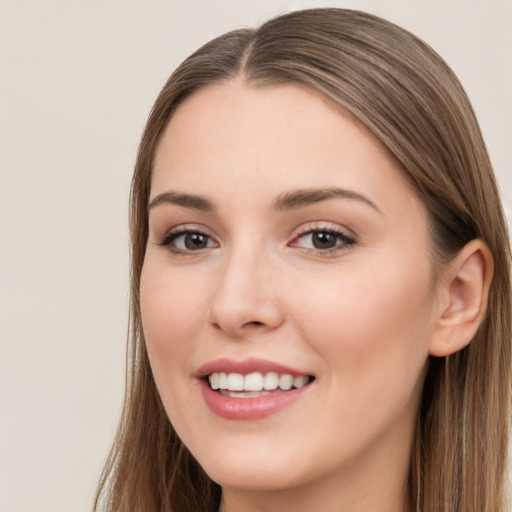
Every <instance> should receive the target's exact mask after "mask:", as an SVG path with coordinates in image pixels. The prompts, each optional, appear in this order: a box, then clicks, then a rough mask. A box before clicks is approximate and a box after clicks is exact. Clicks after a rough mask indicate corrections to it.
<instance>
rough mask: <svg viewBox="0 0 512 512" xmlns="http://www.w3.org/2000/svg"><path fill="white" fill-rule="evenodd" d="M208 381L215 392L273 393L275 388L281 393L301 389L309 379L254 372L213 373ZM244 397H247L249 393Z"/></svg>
mask: <svg viewBox="0 0 512 512" xmlns="http://www.w3.org/2000/svg"><path fill="white" fill-rule="evenodd" d="M208 380H209V382H210V386H211V387H212V389H215V390H228V391H248V392H259V391H263V390H265V391H274V390H275V389H277V388H280V389H282V390H283V391H288V390H290V389H292V388H297V389H298V388H302V387H303V386H305V385H306V384H307V383H308V382H309V377H308V376H307V375H300V376H298V377H294V376H293V375H290V374H288V373H283V374H278V373H276V372H268V373H266V374H262V373H260V372H254V373H249V374H247V375H245V376H244V375H242V374H241V373H224V372H215V373H212V374H211V375H209V377H208ZM245 395H247V396H249V395H250V393H246V394H245ZM233 396H235V395H233ZM251 396H253V395H251Z"/></svg>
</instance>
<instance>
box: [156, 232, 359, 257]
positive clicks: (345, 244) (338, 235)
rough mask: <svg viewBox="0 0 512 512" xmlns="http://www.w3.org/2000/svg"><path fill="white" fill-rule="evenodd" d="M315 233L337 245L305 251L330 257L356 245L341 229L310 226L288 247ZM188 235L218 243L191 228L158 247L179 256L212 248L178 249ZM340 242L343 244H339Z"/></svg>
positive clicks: (169, 233) (168, 237)
mask: <svg viewBox="0 0 512 512" xmlns="http://www.w3.org/2000/svg"><path fill="white" fill-rule="evenodd" d="M315 233H316V234H323V235H331V236H333V237H335V241H336V245H335V246H333V247H329V248H324V249H320V248H305V247H303V248H302V249H303V250H304V251H307V252H312V253H316V254H319V255H321V256H328V255H330V254H333V253H337V252H340V251H343V250H346V249H347V248H349V247H351V246H353V245H355V244H356V239H355V238H353V237H351V236H348V235H346V234H345V233H344V232H343V231H341V230H339V229H335V228H332V227H322V226H318V225H310V226H308V227H307V228H306V229H305V230H304V231H302V232H301V233H299V234H298V235H297V236H296V237H295V238H294V239H293V241H292V242H290V243H289V244H288V246H289V247H300V246H299V244H298V243H297V241H298V240H301V239H304V238H305V237H307V236H309V235H314V234H315ZM187 235H199V236H201V237H205V238H206V239H207V244H208V243H209V242H210V241H213V242H214V243H215V244H217V242H215V241H214V239H213V238H212V237H211V236H210V235H209V234H208V233H206V232H205V231H202V230H200V229H197V228H190V229H188V228H180V229H178V230H172V231H170V232H168V233H167V234H166V235H165V236H164V237H163V238H162V240H161V241H160V242H158V244H157V245H159V246H161V247H167V248H168V250H169V251H170V252H172V253H173V254H177V255H188V254H191V253H193V252H200V251H201V250H202V249H208V248H210V247H211V246H210V247H208V245H206V246H205V247H200V248H198V249H195V250H194V249H180V248H177V247H176V246H175V245H173V243H174V242H175V241H176V240H177V239H178V238H180V237H185V236H187ZM338 241H340V242H341V243H338ZM185 243H186V242H185Z"/></svg>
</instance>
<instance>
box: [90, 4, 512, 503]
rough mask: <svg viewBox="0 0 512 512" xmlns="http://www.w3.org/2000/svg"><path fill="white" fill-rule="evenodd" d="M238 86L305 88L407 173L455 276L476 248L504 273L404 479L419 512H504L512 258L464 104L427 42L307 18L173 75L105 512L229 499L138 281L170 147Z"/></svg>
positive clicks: (144, 176)
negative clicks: (187, 114) (200, 441)
mask: <svg viewBox="0 0 512 512" xmlns="http://www.w3.org/2000/svg"><path fill="white" fill-rule="evenodd" d="M234 77H241V78H242V79H243V80H245V82H246V83H247V84H249V85H254V86H265V85H271V84H276V83H283V82H296V83H300V84H303V85H305V86H306V87H309V88H310V89H312V90H314V91H317V92H319V93H321V94H322V95H324V96H325V97H327V98H329V99H330V100H331V101H333V102H334V103H336V104H338V105H339V106H341V107H342V108H343V109H345V111H347V112H349V113H350V114H351V115H353V116H354V117H355V118H356V119H358V120H359V121H360V122H362V123H363V124H364V125H365V126H366V127H367V128H368V129H369V130H370V131H371V132H373V134H374V135H375V136H376V137H377V138H378V139H379V140H380V141H381V142H382V143H383V144H384V145H385V146H386V147H387V148H388V150H389V151H390V152H391V153H392V154H393V155H394V157H395V158H396V159H397V161H398V162H399V163H400V164H401V166H402V167H403V172H404V173H405V175H406V176H407V177H408V179H409V180H410V181H411V183H412V185H413V187H414V188H415V190H416V192H417V194H418V196H419V197H420V198H421V200H422V201H423V203H424V204H425V206H426V208H427V210H428V213H429V221H430V231H431V241H432V248H433V250H432V254H433V257H434V259H435V261H437V262H438V263H440V264H442V262H444V261H447V260H449V259H450V258H451V257H453V256H454V255H455V254H456V253H457V251H459V250H460V249H461V248H462V247H463V246H464V245H465V244H466V243H467V242H469V241H470V240H472V239H475V238H480V239H482V240H484V241H485V243H486V244H487V245H488V246H489V248H490V250H491V253H492V255H493V258H494V267H495V273H494V280H493V283H492V286H491V290H490V297H489V303H488V311H487V315H486V317H485V319H484V321H483V323H482V325H481V326H480V329H479V331H478V332H477V334H476V336H475V337H474V339H473V340H472V342H471V343H470V344H469V345H468V346H467V347H466V348H465V349H463V350H461V351H459V352H457V353H456V354H454V355H453V356H450V357H447V358H434V357H431V358H430V360H429V362H428V368H427V376H426V380H425V385H424V391H423V397H422V402H421V405H420V410H419V414H418V421H417V428H416V433H415V439H414V441H413V445H412V447H411V463H410V471H409V487H408V491H409V497H410V503H411V504H412V505H413V507H414V510H416V511H417V512H459V511H460V512H501V511H503V510H504V506H505V505H504V494H505V493H504V488H505V479H504V475H505V469H506V459H507V437H508V430H509V400H510V382H511V343H510V329H511V326H510V319H511V302H510V301H511V297H510V275H509V269H510V253H509V243H508V234H507V228H506V223H505V221H504V215H503V212H502V209H501V206H500V198H499V192H498V188H497V185H496V182H495V178H494V175H493V171H492V167H491V163H490V160H489V157H488V154H487V151H486V147H485V144H484V141H483V139H482V135H481V132H480V129H479V126H478V123H477V120H476V118H475V115H474V112H473V110H472V108H471V105H470V103H469V100H468V98H467V96H466V94H465V92H464V90H463V88H462V86H461V85H460V83H459V81H458V79H457V78H456V77H455V75H454V73H453V72H452V71H451V69H450V68H449V67H448V66H447V65H446V63H445V62H444V61H443V60H442V59H441V58H440V57H439V56H438V55H437V54H436V53H435V52H434V51H433V50H432V49H431V48H430V47H429V46H428V45H426V44H425V43H424V42H423V41H421V40H419V39H418V38H416V37H415V36H413V35H412V34H410V33H409V32H407V31H405V30H403V29H401V28H400V27H397V26H396V25H393V24H392V23H389V22H387V21H385V20H382V19H380V18H377V17H375V16H372V15H369V14H366V13H362V12H358V11H353V10H343V9H331V8H329V9H311V10H305V11H296V12H292V13H288V14H285V15H283V16H280V17H277V18H275V19H273V20H270V21H268V22H266V23H265V24H263V25H262V26H261V27H260V28H258V29H256V30H249V29H244V30H238V31H234V32H230V33H228V34H226V35H223V36H221V37H219V38H217V39H215V40H213V41H211V42H210V43H208V44H206V45H205V46H203V47H202V48H200V49H199V50H198V51H197V52H195V53H194V54H193V55H191V56H190V57H189V58H188V59H186V60H185V61H184V62H183V64H182V65H181V66H180V67H179V68H178V69H177V70H176V71H175V72H174V73H173V75H172V76H171V77H170V78H169V80H168V82H167V83H166V85H165V86H164V88H163V90H162V91H161V93H160V95H159V96H158V98H157V100H156V102H155V105H154V107H153V110H152V112H151V114H150V117H149V120H148V122H147V125H146V129H145V131H144V134H143V137H142V140H141V143H140V148H139V153H138V158H137V163H136V166H135V173H134V177H133V184H132V192H131V240H132V253H131V316H130V336H129V347H128V365H127V383H126V396H125V403H124V410H123V413H122V418H121V421H120V424H119V429H118V433H117V436H116V439H115V442H114V445H113V448H112V451H111V453H110V456H109V459H108V461H107V464H106V466H105V469H104V472H103V476H102V479H101V482H100V486H99V490H98V494H97V497H96V502H95V506H94V510H96V511H99V510H105V511H110V512H114V511H116V512H119V511H130V512H136V511H140V512H142V511H144V512H156V511H159V512H161V511H175V512H184V511H187V512H194V511H196V512H205V511H214V510H216V507H217V506H218V504H219V499H220V488H219V487H218V485H217V484H215V483H214V482H212V481H211V480H210V479H209V478H208V476H207V475H206V474H205V473H204V471H203V470H202V469H201V467H200V466H199V464H198V463H197V462H196V461H195V460H194V459H193V457H192V456H191V455H190V453H189V452H188V450H187V449H186V447H185V446H184V445H183V444H182V443H181V441H180V439H179V438H178V437H177V435H176V433H175V432H174V430H173V427H172V425H171V424H170V422H169V419H168V418H167V416H166V413H165V411H164V409H163V406H162V404H161V402H160V398H159V396H158V392H157V389H156V386H155V383H154V380H153V377H152V373H151V368H150V365H149V361H148V356H147V352H146V346H145V341H144V334H143V332H142V327H141V317H140V305H139V281H140V275H141V269H142V265H143V261H144V252H145V247H146V242H147V236H148V200H149V193H150V185H151V171H152V164H153V158H154V155H155V150H156V148H157V146H158V143H159V139H160V136H161V134H162V132H163V130H164V129H165V127H166V125H167V123H168V122H169V119H170V118H171V116H172V114H173V112H174V111H175V110H176V108H178V107H179V105H180V103H181V102H182V101H183V100H184V99H185V98H187V97H188V96H190V95H191V94H193V93H194V92H195V91H197V90H198V89H200V88H202V87H204V86H206V85H208V84H211V83H214V82H217V81H222V80H229V79H232V78H234Z"/></svg>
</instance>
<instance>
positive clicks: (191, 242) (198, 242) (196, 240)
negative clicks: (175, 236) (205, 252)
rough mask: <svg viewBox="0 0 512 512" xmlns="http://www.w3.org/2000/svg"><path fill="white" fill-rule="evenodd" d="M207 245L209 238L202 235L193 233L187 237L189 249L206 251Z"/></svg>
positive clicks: (186, 245) (186, 244)
mask: <svg viewBox="0 0 512 512" xmlns="http://www.w3.org/2000/svg"><path fill="white" fill-rule="evenodd" d="M207 243H208V240H207V237H206V236H205V235H202V234H201V233H191V234H189V235H187V236H186V237H185V247H186V248H187V249H191V250H194V249H204V248H205V247H206V244H207Z"/></svg>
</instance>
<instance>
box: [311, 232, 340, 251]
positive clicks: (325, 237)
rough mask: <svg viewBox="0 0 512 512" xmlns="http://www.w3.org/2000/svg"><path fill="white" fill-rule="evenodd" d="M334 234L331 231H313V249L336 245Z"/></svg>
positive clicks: (328, 247)
mask: <svg viewBox="0 0 512 512" xmlns="http://www.w3.org/2000/svg"><path fill="white" fill-rule="evenodd" d="M336 238H337V237H336V235H332V234H331V233H313V245H314V246H315V249H330V248H331V247H334V246H335V245H336Z"/></svg>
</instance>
